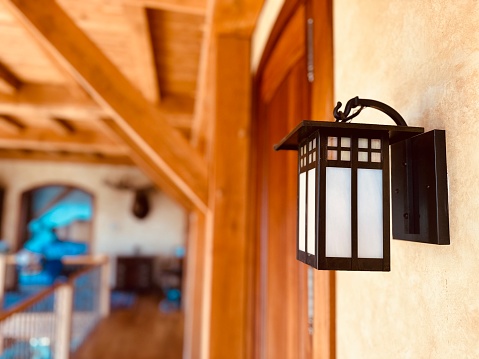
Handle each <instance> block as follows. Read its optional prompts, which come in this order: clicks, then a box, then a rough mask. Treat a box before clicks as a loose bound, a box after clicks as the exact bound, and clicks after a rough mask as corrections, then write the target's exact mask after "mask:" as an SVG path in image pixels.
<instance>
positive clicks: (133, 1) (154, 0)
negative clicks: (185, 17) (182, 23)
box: [123, 0, 207, 15]
mask: <svg viewBox="0 0 479 359" xmlns="http://www.w3.org/2000/svg"><path fill="white" fill-rule="evenodd" d="M206 2H207V0H123V3H124V4H126V5H132V6H142V7H147V8H151V9H157V10H165V11H174V12H179V13H184V14H194V15H203V14H204V13H205V9H206Z"/></svg>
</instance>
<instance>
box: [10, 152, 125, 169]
mask: <svg viewBox="0 0 479 359" xmlns="http://www.w3.org/2000/svg"><path fill="white" fill-rule="evenodd" d="M0 160H15V161H44V162H68V163H71V162H73V163H88V164H99V165H103V164H111V165H128V166H133V165H134V163H133V161H132V160H131V159H130V157H129V156H126V155H116V156H111V155H102V154H100V153H72V152H66V151H57V152H40V151H33V150H15V149H13V150H10V149H1V148H0Z"/></svg>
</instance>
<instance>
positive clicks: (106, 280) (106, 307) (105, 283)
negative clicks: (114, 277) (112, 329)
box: [99, 256, 111, 318]
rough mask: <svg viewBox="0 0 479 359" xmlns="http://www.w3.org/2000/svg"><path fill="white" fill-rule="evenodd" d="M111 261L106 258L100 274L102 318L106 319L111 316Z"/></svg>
mask: <svg viewBox="0 0 479 359" xmlns="http://www.w3.org/2000/svg"><path fill="white" fill-rule="evenodd" d="M110 271H111V264H110V259H109V258H108V257H106V256H105V258H104V261H103V264H102V265H101V274H100V293H99V295H100V308H99V309H100V316H101V318H106V317H107V316H108V315H110Z"/></svg>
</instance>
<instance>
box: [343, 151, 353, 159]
mask: <svg viewBox="0 0 479 359" xmlns="http://www.w3.org/2000/svg"><path fill="white" fill-rule="evenodd" d="M341 161H351V152H350V151H341Z"/></svg>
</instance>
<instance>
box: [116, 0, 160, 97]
mask: <svg viewBox="0 0 479 359" xmlns="http://www.w3.org/2000/svg"><path fill="white" fill-rule="evenodd" d="M124 11H125V16H126V18H127V19H128V22H129V23H130V26H131V33H130V36H131V44H132V48H133V51H132V55H133V57H134V58H135V64H136V70H137V81H138V87H139V89H140V91H141V93H142V94H143V96H145V97H146V99H147V100H149V101H150V102H152V103H158V101H159V99H160V88H159V84H158V74H157V73H156V64H155V55H154V53H153V46H152V44H151V35H150V26H149V24H148V16H147V12H146V11H147V10H146V9H145V8H144V7H142V6H141V4H140V5H136V6H135V5H129V4H128V5H125V6H124Z"/></svg>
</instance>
